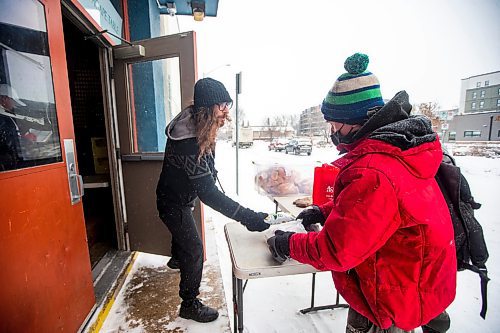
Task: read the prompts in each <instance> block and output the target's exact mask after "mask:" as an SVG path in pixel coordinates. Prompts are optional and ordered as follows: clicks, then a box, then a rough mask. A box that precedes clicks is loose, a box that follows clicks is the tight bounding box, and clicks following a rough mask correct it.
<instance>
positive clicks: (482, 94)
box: [480, 90, 485, 98]
mask: <svg viewBox="0 0 500 333" xmlns="http://www.w3.org/2000/svg"><path fill="white" fill-rule="evenodd" d="M484 94H485V91H484V90H481V96H480V97H481V98H484Z"/></svg>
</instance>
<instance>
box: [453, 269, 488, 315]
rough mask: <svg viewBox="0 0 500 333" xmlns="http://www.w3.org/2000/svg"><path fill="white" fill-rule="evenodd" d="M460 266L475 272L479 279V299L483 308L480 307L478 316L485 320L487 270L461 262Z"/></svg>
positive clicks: (486, 308)
mask: <svg viewBox="0 0 500 333" xmlns="http://www.w3.org/2000/svg"><path fill="white" fill-rule="evenodd" d="M460 266H461V267H463V268H466V269H468V270H471V271H473V272H476V273H477V274H479V277H480V278H481V298H482V301H483V306H482V307H481V312H480V313H479V315H480V316H481V317H482V318H483V319H486V311H487V310H488V281H490V278H489V277H488V270H487V269H486V267H484V268H479V267H477V266H475V265H471V264H468V263H465V262H461V263H460Z"/></svg>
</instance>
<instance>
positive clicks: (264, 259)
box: [224, 197, 349, 333]
mask: <svg viewBox="0 0 500 333" xmlns="http://www.w3.org/2000/svg"><path fill="white" fill-rule="evenodd" d="M281 198H283V197H279V198H277V201H275V202H276V205H277V207H278V205H281V206H280V209H281V210H283V211H287V212H289V213H290V214H292V215H294V216H296V214H294V213H297V212H300V211H301V209H300V208H298V207H296V208H297V210H295V209H294V208H293V207H291V206H288V204H290V203H292V202H293V200H294V199H293V200H292V198H290V197H286V199H283V200H281ZM294 207H295V206H294ZM224 233H225V235H226V240H227V243H228V247H229V253H230V257H231V264H232V281H233V282H232V288H233V312H234V333H236V332H240V333H241V332H243V291H244V289H245V286H246V283H247V282H248V280H249V279H259V278H265V277H275V276H285V275H295V274H305V273H313V280H312V293H311V306H310V307H308V308H305V309H302V310H300V312H302V313H308V312H311V311H317V310H324V309H335V308H347V307H349V306H348V305H347V304H341V303H339V294H338V292H337V296H336V302H335V304H331V305H324V306H314V293H315V281H316V279H315V278H316V272H318V270H316V269H315V268H314V267H312V266H310V265H306V264H302V263H299V262H297V261H295V260H293V259H290V260H287V261H286V262H284V263H283V264H278V263H277V262H276V261H274V260H273V258H272V256H271V253H270V252H269V248H268V246H267V243H266V238H265V234H264V233H262V232H249V231H247V230H246V229H245V227H243V226H242V225H241V224H239V223H235V222H233V223H228V224H226V225H225V226H224ZM243 280H245V281H246V282H245V285H243Z"/></svg>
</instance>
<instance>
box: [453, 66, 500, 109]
mask: <svg viewBox="0 0 500 333" xmlns="http://www.w3.org/2000/svg"><path fill="white" fill-rule="evenodd" d="M487 111H500V71H498V72H493V73H487V74H482V75H476V76H471V77H469V78H466V79H462V88H461V93H460V108H459V114H465V113H473V112H487Z"/></svg>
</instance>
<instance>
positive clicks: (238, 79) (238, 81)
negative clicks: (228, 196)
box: [234, 72, 241, 194]
mask: <svg viewBox="0 0 500 333" xmlns="http://www.w3.org/2000/svg"><path fill="white" fill-rule="evenodd" d="M240 94H241V72H239V73H236V96H235V103H234V104H235V109H236V110H235V118H236V119H235V120H236V124H235V125H236V130H235V136H236V194H239V174H238V169H239V161H238V152H239V150H240V139H239V106H238V96H239V95H240Z"/></svg>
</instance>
